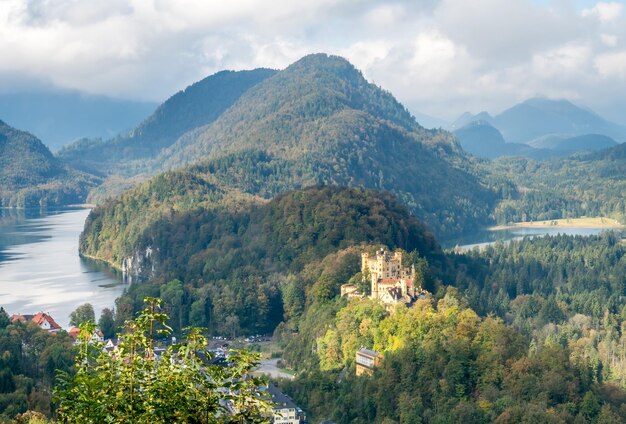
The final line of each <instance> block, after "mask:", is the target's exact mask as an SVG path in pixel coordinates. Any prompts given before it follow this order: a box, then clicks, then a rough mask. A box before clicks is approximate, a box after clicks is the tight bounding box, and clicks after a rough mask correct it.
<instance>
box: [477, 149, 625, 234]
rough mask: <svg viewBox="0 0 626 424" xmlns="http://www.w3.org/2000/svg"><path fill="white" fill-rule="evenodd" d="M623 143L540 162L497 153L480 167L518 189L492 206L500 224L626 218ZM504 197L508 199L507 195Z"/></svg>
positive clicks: (621, 219) (622, 219)
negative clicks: (601, 217)
mask: <svg viewBox="0 0 626 424" xmlns="http://www.w3.org/2000/svg"><path fill="white" fill-rule="evenodd" d="M625 152H626V144H620V145H617V146H615V147H613V148H610V149H605V150H601V151H599V152H594V153H586V154H578V155H574V156H570V157H567V158H563V159H553V160H548V161H543V162H538V161H534V160H532V159H525V158H501V159H498V160H497V161H494V162H493V163H489V164H484V166H485V172H487V173H490V174H491V175H495V176H498V178H501V179H505V180H510V181H512V182H513V183H514V184H515V185H516V186H517V188H518V189H517V190H516V191H515V192H514V193H513V194H511V195H508V196H504V197H505V199H504V200H503V201H502V202H501V203H500V205H499V206H498V207H497V209H496V211H495V218H496V220H497V221H498V222H499V223H505V222H512V221H522V220H523V221H525V220H546V219H558V218H577V217H581V216H607V217H612V218H615V219H618V220H620V221H622V222H624V220H625V219H626V198H625V197H624V193H626V154H625ZM507 197H508V198H507Z"/></svg>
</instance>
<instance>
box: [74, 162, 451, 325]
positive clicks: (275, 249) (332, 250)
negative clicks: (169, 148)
mask: <svg viewBox="0 0 626 424" xmlns="http://www.w3.org/2000/svg"><path fill="white" fill-rule="evenodd" d="M171 189H176V190H180V192H181V193H182V192H193V193H194V194H197V195H198V200H197V201H196V202H191V203H189V204H184V205H181V204H176V205H174V206H172V205H173V203H172V202H171V200H168V199H169V197H167V198H166V197H163V196H165V195H166V194H169V191H170V190H171ZM200 198H202V199H204V202H206V203H202V201H201V200H200ZM208 199H210V200H208ZM183 207H184V208H186V209H182V208H183ZM137 210H140V211H141V217H136V216H135V213H136V211H137ZM151 215H152V216H151ZM156 216H158V219H154V218H153V217H156ZM118 232H120V233H121V232H125V233H126V234H127V236H126V237H124V236H122V235H117V233H118ZM112 233H115V234H116V236H115V237H111V236H110V234H112ZM361 243H367V244H371V243H382V244H384V245H388V246H394V247H400V248H403V249H406V250H408V251H413V250H415V251H417V252H419V254H420V255H422V256H424V257H427V258H429V259H430V260H431V261H432V262H433V263H438V262H441V260H442V258H443V253H442V252H441V249H440V247H439V245H438V244H437V243H436V242H435V240H434V238H433V236H432V235H431V234H430V233H429V232H428V231H427V230H426V229H425V227H424V226H423V224H421V223H420V222H419V221H418V220H417V219H416V218H415V217H413V216H412V215H410V214H409V213H408V211H407V209H406V208H405V207H404V206H403V205H401V204H400V203H399V202H398V201H397V200H396V199H395V198H393V196H391V195H389V194H384V193H380V192H375V191H369V190H363V189H349V188H336V187H317V188H315V187H313V188H308V189H304V190H300V191H294V192H290V193H287V194H283V195H280V196H277V197H276V198H274V199H272V200H271V201H270V202H268V203H266V202H264V201H258V200H257V201H253V200H252V199H251V198H250V197H249V196H248V197H246V196H243V197H242V196H241V195H234V194H232V193H226V192H224V191H223V190H221V189H219V188H218V187H216V186H215V185H213V184H211V183H210V182H209V181H206V180H199V179H193V178H191V177H190V176H189V174H186V173H170V174H164V175H163V176H160V177H158V178H157V179H155V180H153V181H152V182H150V183H149V184H148V185H145V186H142V187H138V188H137V189H134V190H133V191H132V192H131V193H128V194H126V195H124V196H122V198H120V199H119V200H116V201H112V202H110V204H108V205H106V206H105V207H99V208H96V209H94V210H93V211H92V213H91V214H90V215H89V218H88V219H87V222H86V227H85V231H84V233H83V234H82V236H81V242H80V249H81V252H82V253H83V254H84V255H88V256H91V257H97V258H100V259H106V260H109V261H110V262H111V263H113V264H115V265H116V266H118V267H124V269H125V270H126V272H127V273H128V274H139V275H140V276H142V277H144V278H146V277H147V278H151V280H150V281H148V282H143V283H141V284H134V285H132V286H131V287H130V288H129V291H128V294H126V295H124V296H123V297H122V298H121V299H120V300H119V301H118V305H117V311H118V315H119V318H118V320H122V321H123V319H124V318H128V317H129V316H130V315H129V314H131V312H132V311H134V310H135V311H136V310H138V309H140V308H141V305H142V301H143V298H144V297H145V296H147V295H150V296H153V295H156V296H161V297H163V298H164V299H165V300H166V301H167V302H169V303H170V304H171V308H173V310H172V311H171V315H172V316H175V317H177V322H175V327H176V328H178V329H180V328H183V327H184V326H186V325H188V324H189V323H192V324H194V325H201V326H207V327H209V328H210V329H211V330H212V331H214V332H218V333H219V334H238V333H240V332H241V331H243V332H247V333H250V332H259V331H265V332H267V331H272V330H273V329H274V328H275V327H276V325H278V323H279V322H280V321H281V320H282V319H283V314H284V313H285V308H287V310H289V309H290V308H295V307H296V306H294V305H288V306H283V301H282V290H285V289H286V286H289V285H291V286H293V287H292V288H291V289H293V290H296V291H297V292H298V293H300V295H298V296H300V297H301V299H300V300H297V301H298V302H304V293H305V291H308V290H309V289H311V290H313V289H312V288H311V287H310V286H311V285H312V284H313V283H315V280H316V278H317V277H314V275H317V273H318V271H316V269H317V268H320V269H323V268H324V266H326V265H323V261H324V258H326V257H327V256H329V255H331V256H332V255H339V256H338V257H337V258H336V259H332V260H331V262H332V261H334V260H340V261H346V260H348V258H349V259H350V260H351V262H350V263H351V265H350V272H352V273H354V272H356V271H355V270H354V268H355V266H356V261H354V259H355V258H356V254H357V253H356V252H355V251H354V250H352V249H351V248H352V247H354V246H358V245H360V244H361ZM340 251H342V252H343V253H338V252H340ZM346 255H347V256H346ZM342 258H343V259H342ZM329 260H330V259H329ZM342 278H349V276H346V275H343V274H342V275H341V278H339V279H338V280H337V281H341V279H342ZM168 280H171V281H169V282H168ZM307 281H308V283H307ZM337 281H335V280H333V281H327V282H326V283H324V284H325V285H322V286H320V287H318V288H317V289H315V290H323V292H324V293H326V294H325V296H330V297H334V296H335V295H336V294H337V293H338V285H337ZM320 284H321V283H320ZM294 301H295V300H293V299H292V300H289V302H294ZM303 306H304V304H302V305H300V306H299V307H297V308H298V309H301V308H302V307H303Z"/></svg>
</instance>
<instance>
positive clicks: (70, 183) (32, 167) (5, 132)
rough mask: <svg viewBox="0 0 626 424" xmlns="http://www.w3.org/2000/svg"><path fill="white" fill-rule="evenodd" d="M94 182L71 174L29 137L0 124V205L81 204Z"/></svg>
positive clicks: (45, 148) (90, 178) (92, 179)
mask: <svg viewBox="0 0 626 424" xmlns="http://www.w3.org/2000/svg"><path fill="white" fill-rule="evenodd" d="M96 182H97V180H96V179H95V178H93V177H92V176H89V175H87V174H83V173H79V172H77V171H74V170H72V169H71V168H69V167H68V166H66V165H65V164H63V163H62V162H61V161H60V160H58V159H57V158H55V157H54V156H53V155H52V153H50V150H48V148H47V147H46V146H44V144H43V143H42V142H41V141H40V140H39V139H37V138H36V137H34V136H33V135H31V134H29V133H27V132H24V131H20V130H17V129H15V128H12V127H10V126H8V125H7V124H5V123H4V122H2V121H0V205H1V206H19V207H26V206H40V205H50V206H52V205H63V204H68V203H82V202H84V201H85V198H86V196H87V193H88V191H89V189H90V188H92V187H93V186H95V184H96Z"/></svg>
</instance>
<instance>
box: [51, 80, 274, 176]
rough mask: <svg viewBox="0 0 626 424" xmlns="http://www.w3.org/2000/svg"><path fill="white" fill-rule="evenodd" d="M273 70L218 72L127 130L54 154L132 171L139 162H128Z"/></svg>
mask: <svg viewBox="0 0 626 424" xmlns="http://www.w3.org/2000/svg"><path fill="white" fill-rule="evenodd" d="M275 73H276V71H273V70H271V69H255V70H251V71H239V72H234V71H221V72H218V73H216V74H214V75H211V76H209V77H207V78H205V79H203V80H201V81H198V82H196V83H194V84H192V85H190V86H189V87H187V88H186V89H185V90H183V91H180V92H178V93H176V94H175V95H173V96H172V97H170V98H169V99H168V100H166V101H165V102H164V103H163V104H161V106H159V107H158V108H157V110H156V111H155V112H154V113H153V114H152V115H150V116H149V117H148V118H147V119H146V120H145V121H144V122H142V123H141V124H140V125H139V126H137V127H136V128H135V129H134V130H133V131H131V132H130V133H129V134H127V135H120V136H118V137H117V138H114V139H112V140H108V141H100V140H83V141H80V142H77V143H75V144H73V145H70V146H67V147H66V148H64V149H63V150H62V151H61V152H60V153H59V155H60V157H62V158H64V159H65V160H67V161H68V162H69V163H71V164H73V165H74V166H76V167H79V168H82V169H87V170H89V171H96V172H100V173H102V174H108V173H111V172H114V173H122V174H128V173H133V172H137V170H138V169H141V164H137V163H135V164H134V165H132V166H130V165H129V162H131V161H133V160H136V159H138V158H150V157H153V156H156V155H158V154H159V152H160V151H161V149H163V148H165V147H168V146H170V145H171V144H172V143H174V142H175V141H176V140H177V139H178V137H180V136H181V135H182V134H184V133H185V132H187V131H190V130H193V129H195V128H198V127H202V126H204V125H207V124H210V123H211V122H213V121H214V120H215V119H216V118H217V117H218V116H220V115H221V114H222V112H224V110H226V109H227V108H228V107H230V106H231V105H232V104H233V103H234V102H235V101H236V100H237V99H238V98H239V97H240V96H241V95H242V94H243V93H244V92H245V91H246V90H248V89H249V88H250V87H252V86H254V85H255V84H258V83H259V82H260V81H263V80H264V79H266V78H268V77H270V76H272V75H273V74H275Z"/></svg>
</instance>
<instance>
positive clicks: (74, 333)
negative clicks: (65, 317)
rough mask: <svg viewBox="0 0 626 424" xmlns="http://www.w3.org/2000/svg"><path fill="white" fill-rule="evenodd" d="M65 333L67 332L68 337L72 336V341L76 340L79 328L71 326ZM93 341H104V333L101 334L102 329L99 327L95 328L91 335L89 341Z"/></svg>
mask: <svg viewBox="0 0 626 424" xmlns="http://www.w3.org/2000/svg"><path fill="white" fill-rule="evenodd" d="M67 334H69V335H70V337H71V338H73V339H74V341H76V340H77V339H78V335H79V334H80V328H78V327H71V328H70V329H69V330H67ZM95 342H104V334H102V331H101V330H100V329H99V328H96V331H95V332H94V333H93V335H92V336H91V340H89V343H95Z"/></svg>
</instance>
